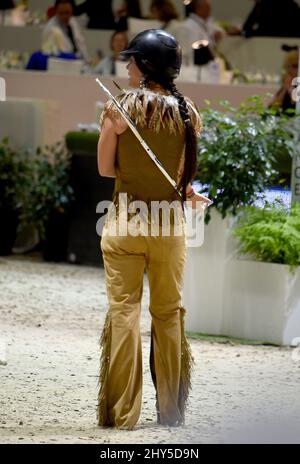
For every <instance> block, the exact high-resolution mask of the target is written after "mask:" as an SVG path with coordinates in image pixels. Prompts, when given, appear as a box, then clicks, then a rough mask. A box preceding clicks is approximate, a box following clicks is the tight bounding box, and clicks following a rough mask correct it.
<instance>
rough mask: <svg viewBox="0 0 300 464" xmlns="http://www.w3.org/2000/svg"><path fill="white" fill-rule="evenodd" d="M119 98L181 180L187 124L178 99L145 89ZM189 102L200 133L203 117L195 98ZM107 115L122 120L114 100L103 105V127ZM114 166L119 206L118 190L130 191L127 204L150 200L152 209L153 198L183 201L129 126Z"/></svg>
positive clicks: (146, 137) (127, 93)
mask: <svg viewBox="0 0 300 464" xmlns="http://www.w3.org/2000/svg"><path fill="white" fill-rule="evenodd" d="M116 98H117V100H118V101H119V102H120V103H121V105H122V106H123V108H124V109H125V110H126V111H127V112H128V113H129V115H130V117H131V119H132V120H133V121H134V123H135V124H136V127H137V129H138V131H139V133H140V134H141V136H142V137H143V138H144V140H145V141H146V142H147V144H148V145H149V147H150V148H151V150H152V151H153V152H154V153H155V155H156V156H157V158H158V159H159V161H160V162H161V163H162V165H163V166H164V168H165V169H166V170H167V172H168V173H169V174H170V176H171V177H172V178H173V179H174V180H175V181H176V182H177V183H178V182H179V180H180V175H181V172H182V169H183V163H184V152H185V126H184V123H183V121H182V118H181V115H180V112H179V108H178V101H177V99H176V98H175V97H173V96H171V95H163V94H160V93H157V92H152V91H149V90H145V89H134V90H128V91H126V92H124V93H122V94H120V95H118V96H117V97H116ZM186 102H187V105H188V109H189V113H190V117H191V120H192V123H193V124H194V127H195V129H196V133H197V135H198V136H199V135H200V132H201V129H202V120H201V117H200V115H199V113H198V111H197V109H196V107H195V105H194V104H193V103H192V101H191V100H189V99H188V98H186ZM107 116H108V117H110V118H111V119H112V120H114V119H120V113H119V112H118V110H117V109H116V107H115V105H114V103H113V102H112V101H108V102H107V103H106V105H105V107H104V110H103V112H102V115H101V119H100V127H101V125H102V123H103V120H104V118H105V117H107ZM115 169H116V182H115V189H114V193H113V203H114V204H115V205H116V207H117V209H118V205H119V193H123V192H124V193H127V198H128V203H129V202H131V201H135V200H141V201H143V202H146V203H147V205H148V207H149V211H150V203H151V202H152V201H163V200H164V201H167V202H169V203H171V202H173V201H174V200H177V202H180V201H181V199H180V196H179V194H178V193H177V192H176V191H175V189H174V187H173V186H172V185H171V184H170V183H169V182H168V180H167V179H166V178H165V177H164V175H163V174H162V172H161V171H160V170H159V169H158V168H157V166H156V165H155V164H154V162H153V161H152V160H151V158H150V157H149V155H148V154H147V153H146V151H145V150H144V148H143V147H142V146H141V144H140V142H139V141H138V140H137V138H136V137H135V135H134V134H133V132H132V131H131V129H130V128H129V127H128V128H127V129H126V130H125V132H123V133H122V134H121V135H119V136H118V146H117V153H116V163H115ZM129 216H130V215H129ZM149 218H150V217H149ZM172 222H173V221H172Z"/></svg>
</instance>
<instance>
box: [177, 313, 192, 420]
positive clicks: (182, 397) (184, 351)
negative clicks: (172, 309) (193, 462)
mask: <svg viewBox="0 0 300 464" xmlns="http://www.w3.org/2000/svg"><path fill="white" fill-rule="evenodd" d="M179 309H180V323H181V373H180V386H179V398H178V407H179V410H180V413H181V417H182V420H181V423H182V424H184V421H185V411H186V406H187V403H188V398H189V394H190V390H191V387H192V382H191V376H192V370H193V368H194V365H195V360H194V358H193V355H192V350H191V347H190V345H189V342H188V340H187V338H186V335H185V323H184V317H185V313H186V310H185V308H184V307H182V306H181V307H180V308H179Z"/></svg>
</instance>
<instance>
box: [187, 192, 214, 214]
mask: <svg viewBox="0 0 300 464" xmlns="http://www.w3.org/2000/svg"><path fill="white" fill-rule="evenodd" d="M186 201H187V205H188V206H191V207H192V208H193V209H202V211H205V208H207V207H208V206H210V205H211V204H212V200H210V199H209V198H207V197H206V196H204V195H201V194H200V193H196V192H195V193H194V195H193V196H192V198H187V200H186Z"/></svg>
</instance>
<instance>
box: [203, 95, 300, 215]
mask: <svg viewBox="0 0 300 464" xmlns="http://www.w3.org/2000/svg"><path fill="white" fill-rule="evenodd" d="M206 104H207V105H208V107H207V108H206V109H204V110H202V111H201V114H202V116H203V124H204V130H203V132H202V135H201V137H200V140H199V154H198V172H197V176H196V179H197V180H199V181H200V182H201V184H203V185H204V186H205V187H207V189H208V196H209V197H210V198H212V199H213V200H214V207H215V208H216V209H217V210H218V211H219V212H220V213H221V215H222V217H223V218H224V217H226V215H227V214H228V213H231V214H233V215H236V214H237V212H238V210H239V208H241V207H243V206H246V205H251V204H253V203H254V201H255V199H256V198H257V194H258V193H262V192H263V191H264V190H265V188H266V187H267V186H268V185H270V183H272V182H274V181H275V180H277V181H278V172H277V171H276V170H275V169H274V167H276V162H277V161H278V159H280V157H288V158H289V159H291V157H292V156H295V155H298V154H300V143H299V138H300V134H299V129H298V128H299V117H298V116H295V117H294V118H291V117H289V116H287V115H283V114H282V115H278V112H276V111H275V110H272V109H267V108H266V102H265V101H264V100H263V99H262V98H261V97H258V96H255V97H252V98H249V99H247V100H246V101H245V102H244V103H242V104H241V105H240V106H239V107H238V108H232V107H231V106H230V105H229V103H228V102H227V101H221V102H220V105H221V106H222V107H223V111H217V110H214V109H212V108H211V107H210V102H208V101H206ZM204 191H207V190H205V189H203V192H204ZM203 192H202V193H203ZM209 220H210V214H209V210H208V212H207V216H206V223H208V222H209Z"/></svg>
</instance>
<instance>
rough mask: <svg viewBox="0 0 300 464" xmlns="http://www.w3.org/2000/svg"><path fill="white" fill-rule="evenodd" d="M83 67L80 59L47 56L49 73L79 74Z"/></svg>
mask: <svg viewBox="0 0 300 464" xmlns="http://www.w3.org/2000/svg"><path fill="white" fill-rule="evenodd" d="M82 67H83V61H82V60H62V59H59V58H49V60H48V73H50V74H77V75H78V74H81V70H82Z"/></svg>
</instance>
